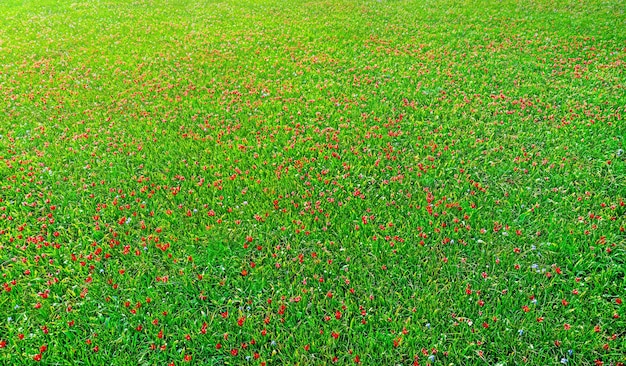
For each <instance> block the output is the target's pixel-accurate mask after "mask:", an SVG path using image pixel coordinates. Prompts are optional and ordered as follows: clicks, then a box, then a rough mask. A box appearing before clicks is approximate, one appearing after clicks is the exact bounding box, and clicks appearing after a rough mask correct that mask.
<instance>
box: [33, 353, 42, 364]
mask: <svg viewBox="0 0 626 366" xmlns="http://www.w3.org/2000/svg"><path fill="white" fill-rule="evenodd" d="M33 360H35V361H37V362H39V361H41V353H38V354H36V355H34V356H33Z"/></svg>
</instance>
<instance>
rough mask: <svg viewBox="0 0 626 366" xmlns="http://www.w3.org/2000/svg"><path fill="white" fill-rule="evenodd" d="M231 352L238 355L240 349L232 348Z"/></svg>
mask: <svg viewBox="0 0 626 366" xmlns="http://www.w3.org/2000/svg"><path fill="white" fill-rule="evenodd" d="M230 354H231V355H233V356H237V354H239V350H238V349H237V348H233V349H231V350H230Z"/></svg>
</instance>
